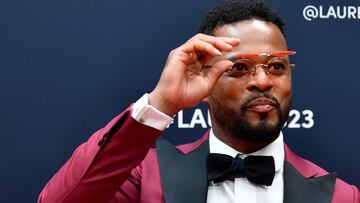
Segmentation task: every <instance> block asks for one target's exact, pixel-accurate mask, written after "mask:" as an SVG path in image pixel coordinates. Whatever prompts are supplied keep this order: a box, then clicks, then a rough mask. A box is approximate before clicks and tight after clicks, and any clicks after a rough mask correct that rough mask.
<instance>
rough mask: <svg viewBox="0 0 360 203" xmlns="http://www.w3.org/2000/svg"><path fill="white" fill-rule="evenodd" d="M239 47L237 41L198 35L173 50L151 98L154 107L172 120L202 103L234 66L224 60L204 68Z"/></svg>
mask: <svg viewBox="0 0 360 203" xmlns="http://www.w3.org/2000/svg"><path fill="white" fill-rule="evenodd" d="M239 43H240V42H239V40H238V39H234V38H227V37H214V36H209V35H205V34H197V35H195V36H194V37H192V38H191V39H189V40H188V41H187V42H186V43H184V44H183V45H181V46H180V47H178V48H176V49H174V50H172V51H171V52H170V54H169V56H168V59H167V62H166V64H165V67H164V70H163V72H162V74H161V77H160V80H159V82H158V84H157V86H156V87H155V89H154V90H153V91H152V92H151V93H150V95H149V103H150V105H152V106H154V107H155V108H157V109H158V110H160V111H162V112H164V113H166V114H168V115H170V116H172V115H174V114H175V113H177V112H178V111H180V110H182V109H185V108H189V107H193V106H195V105H197V104H198V103H200V102H201V101H202V100H203V99H204V98H205V97H207V96H208V95H210V94H211V90H212V89H213V87H214V85H215V83H216V81H217V80H218V79H219V77H220V76H221V75H222V74H223V73H224V72H225V71H226V70H227V69H228V68H229V67H231V66H232V65H233V63H232V62H231V61H229V60H220V61H218V62H216V63H215V64H213V65H212V67H211V68H207V69H204V68H203V67H204V65H205V64H207V63H208V62H209V61H210V60H211V59H213V58H214V57H219V56H221V55H222V52H230V51H231V50H232V49H233V48H234V47H236V46H238V45H239Z"/></svg>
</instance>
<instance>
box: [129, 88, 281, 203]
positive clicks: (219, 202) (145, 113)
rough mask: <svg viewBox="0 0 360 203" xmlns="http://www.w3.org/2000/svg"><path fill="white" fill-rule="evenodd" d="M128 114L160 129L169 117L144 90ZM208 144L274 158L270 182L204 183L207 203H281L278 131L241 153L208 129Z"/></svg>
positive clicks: (220, 149) (233, 152) (232, 152)
mask: <svg viewBox="0 0 360 203" xmlns="http://www.w3.org/2000/svg"><path fill="white" fill-rule="evenodd" d="M131 116H132V117H133V118H134V119H135V120H137V121H138V122H140V123H143V124H144V125H147V126H150V127H153V128H156V129H158V130H164V129H165V128H166V126H168V125H169V124H170V123H171V122H172V121H173V118H172V117H170V116H168V115H166V114H164V113H162V112H161V111H159V110H157V109H156V108H154V107H152V106H150V105H149V104H148V94H145V95H144V96H142V97H141V98H140V99H139V100H138V101H137V102H136V103H135V104H134V105H133V107H132V112H131ZM209 147H210V152H211V153H220V154H226V155H229V156H232V157H235V156H236V155H237V154H241V155H240V157H241V158H245V157H246V156H248V155H259V156H273V157H274V160H275V177H274V180H273V183H272V184H271V186H263V185H257V184H254V183H251V182H249V181H248V180H247V179H246V178H235V180H234V181H231V180H226V181H224V182H220V183H217V184H214V183H213V182H210V184H209V187H208V195H207V203H241V202H244V203H263V202H264V203H281V202H283V198H284V178H283V174H284V170H283V166H284V157H285V154H284V153H285V152H284V142H283V135H282V133H281V132H280V135H279V137H278V138H277V139H276V140H275V141H273V142H272V143H270V144H269V145H267V146H266V147H264V148H262V149H260V150H258V151H256V152H254V153H251V154H243V153H241V152H239V151H236V150H235V149H233V148H231V147H230V146H228V145H226V144H225V143H223V142H222V141H220V140H219V139H217V138H216V136H215V135H214V133H213V131H212V130H211V131H210V137H209Z"/></svg>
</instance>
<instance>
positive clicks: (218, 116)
mask: <svg viewBox="0 0 360 203" xmlns="http://www.w3.org/2000/svg"><path fill="white" fill-rule="evenodd" d="M259 98H267V99H271V100H272V101H273V102H274V103H275V108H274V110H275V111H276V117H277V118H276V121H274V122H270V121H269V118H268V117H269V112H266V113H259V118H258V120H256V121H251V120H250V119H249V118H248V117H247V116H246V114H247V112H248V110H247V107H248V105H249V104H250V103H251V102H252V101H254V100H256V99H259ZM213 104H214V107H213V108H212V111H213V117H214V119H215V121H216V122H217V123H218V124H219V126H220V127H221V128H223V129H224V130H225V132H228V133H229V134H230V135H231V136H234V137H235V138H237V139H239V140H242V141H247V142H254V143H259V142H269V141H272V140H275V139H276V138H277V137H278V136H279V134H280V130H281V128H282V127H283V125H284V123H285V122H286V120H287V119H288V116H289V110H290V104H291V97H290V99H289V100H288V101H287V102H285V104H284V106H283V107H281V105H280V103H279V102H278V100H277V99H276V98H274V97H272V96H271V95H269V94H268V93H259V94H257V95H253V96H250V97H248V98H246V99H245V101H243V102H242V104H241V105H240V107H239V108H240V112H238V111H235V110H234V109H232V108H230V107H229V106H227V105H223V104H221V103H219V102H218V101H214V103H213Z"/></svg>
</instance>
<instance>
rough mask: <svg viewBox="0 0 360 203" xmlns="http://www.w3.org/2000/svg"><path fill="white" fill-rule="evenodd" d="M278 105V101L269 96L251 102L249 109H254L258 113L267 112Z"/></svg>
mask: <svg viewBox="0 0 360 203" xmlns="http://www.w3.org/2000/svg"><path fill="white" fill-rule="evenodd" d="M275 106H276V103H275V102H274V101H273V100H270V99H267V98H259V99H255V100H254V101H252V102H250V103H249V105H248V106H247V110H249V111H254V112H258V113H266V112H269V111H271V110H273V109H274V108H275Z"/></svg>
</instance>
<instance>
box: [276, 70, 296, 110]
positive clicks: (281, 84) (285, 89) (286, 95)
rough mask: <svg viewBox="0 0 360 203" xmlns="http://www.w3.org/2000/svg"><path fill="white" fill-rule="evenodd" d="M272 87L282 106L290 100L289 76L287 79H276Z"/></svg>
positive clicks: (290, 86) (290, 85)
mask: <svg viewBox="0 0 360 203" xmlns="http://www.w3.org/2000/svg"><path fill="white" fill-rule="evenodd" d="M274 88H275V89H274V93H275V94H276V96H277V99H278V100H279V102H280V104H282V106H283V105H285V104H287V103H289V102H290V99H291V95H292V91H291V89H292V84H291V77H290V78H289V79H284V80H281V81H278V82H277V83H276V86H275V87H274Z"/></svg>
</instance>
